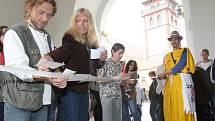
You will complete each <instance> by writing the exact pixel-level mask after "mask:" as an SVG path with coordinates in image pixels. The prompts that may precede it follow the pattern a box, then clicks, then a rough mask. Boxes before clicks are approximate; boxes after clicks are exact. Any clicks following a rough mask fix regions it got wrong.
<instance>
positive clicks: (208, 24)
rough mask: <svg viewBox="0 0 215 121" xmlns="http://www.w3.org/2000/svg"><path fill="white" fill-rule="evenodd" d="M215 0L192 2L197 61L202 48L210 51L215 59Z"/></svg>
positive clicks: (192, 0) (193, 0)
mask: <svg viewBox="0 0 215 121" xmlns="http://www.w3.org/2000/svg"><path fill="white" fill-rule="evenodd" d="M214 5H215V0H190V7H191V17H192V22H191V25H192V28H193V40H194V45H195V53H196V56H195V57H196V59H197V60H199V59H200V57H199V52H200V51H201V49H202V48H207V49H209V51H210V55H211V56H210V57H211V58H214V57H215V37H214V36H215V12H214V11H215V7H214Z"/></svg>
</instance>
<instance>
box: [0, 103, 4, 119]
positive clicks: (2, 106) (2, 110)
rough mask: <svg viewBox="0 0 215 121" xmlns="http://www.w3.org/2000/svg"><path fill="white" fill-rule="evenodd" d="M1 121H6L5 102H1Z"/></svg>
mask: <svg viewBox="0 0 215 121" xmlns="http://www.w3.org/2000/svg"><path fill="white" fill-rule="evenodd" d="M0 121H4V102H0Z"/></svg>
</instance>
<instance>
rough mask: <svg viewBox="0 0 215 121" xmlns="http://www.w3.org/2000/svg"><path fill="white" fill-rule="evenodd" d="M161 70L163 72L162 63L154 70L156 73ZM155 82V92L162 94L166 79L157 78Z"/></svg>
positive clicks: (159, 72)
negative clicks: (156, 83)
mask: <svg viewBox="0 0 215 121" xmlns="http://www.w3.org/2000/svg"><path fill="white" fill-rule="evenodd" d="M163 72H164V69H163V65H160V66H158V67H157V69H156V71H155V73H156V75H159V74H161V73H163ZM157 82H158V85H157V87H156V93H157V94H160V93H161V92H162V93H163V94H164V87H165V84H166V80H165V79H162V80H159V79H157Z"/></svg>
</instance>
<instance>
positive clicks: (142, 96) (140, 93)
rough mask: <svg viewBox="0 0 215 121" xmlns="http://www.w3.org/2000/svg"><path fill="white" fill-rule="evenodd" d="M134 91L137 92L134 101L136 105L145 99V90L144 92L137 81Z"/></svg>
mask: <svg viewBox="0 0 215 121" xmlns="http://www.w3.org/2000/svg"><path fill="white" fill-rule="evenodd" d="M136 92H137V95H136V103H137V104H138V105H141V104H142V102H144V101H145V98H146V97H145V94H144V93H145V92H144V90H143V88H142V86H141V84H139V83H137V84H136Z"/></svg>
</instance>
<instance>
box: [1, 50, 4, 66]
mask: <svg viewBox="0 0 215 121" xmlns="http://www.w3.org/2000/svg"><path fill="white" fill-rule="evenodd" d="M0 65H4V53H3V52H0Z"/></svg>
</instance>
